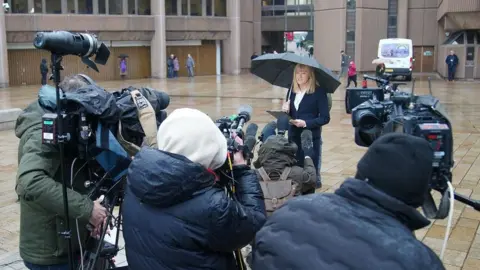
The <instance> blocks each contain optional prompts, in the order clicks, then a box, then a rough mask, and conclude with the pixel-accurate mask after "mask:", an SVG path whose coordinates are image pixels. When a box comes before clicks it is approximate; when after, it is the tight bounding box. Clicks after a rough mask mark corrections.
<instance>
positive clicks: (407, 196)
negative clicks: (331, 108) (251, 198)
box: [252, 133, 445, 270]
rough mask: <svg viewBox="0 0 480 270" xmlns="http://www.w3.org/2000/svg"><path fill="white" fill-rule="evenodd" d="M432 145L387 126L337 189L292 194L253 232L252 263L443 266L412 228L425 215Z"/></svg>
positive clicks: (326, 269) (334, 268) (440, 269)
mask: <svg viewBox="0 0 480 270" xmlns="http://www.w3.org/2000/svg"><path fill="white" fill-rule="evenodd" d="M432 161H433V150H432V148H431V147H430V145H429V143H428V142H427V140H425V139H423V138H418V137H414V136H411V135H406V134H400V133H392V134H386V135H383V136H382V137H380V138H378V139H377V140H376V141H375V142H374V143H373V144H372V145H371V146H370V148H369V149H368V151H367V153H366V154H365V155H364V156H363V157H362V159H361V160H360V161H359V162H358V165H357V174H356V176H355V179H348V180H346V181H345V182H344V183H343V184H342V185H341V186H340V188H338V189H337V190H336V191H335V193H334V194H315V195H313V194H312V195H307V196H301V197H296V198H294V199H292V200H290V201H288V202H287V203H286V204H284V205H283V206H282V207H281V208H280V209H278V210H277V211H275V212H274V213H273V215H272V216H271V217H269V219H268V221H267V223H266V224H265V226H264V227H263V228H262V229H261V230H260V231H259V232H258V233H257V235H256V237H255V240H256V241H255V250H254V254H253V265H252V269H253V270H274V269H275V270H277V269H289V270H306V269H315V270H346V269H349V270H444V269H445V268H444V266H443V264H442V262H441V261H440V259H439V258H438V256H437V255H436V254H435V253H434V252H433V251H432V250H431V249H430V248H429V247H427V246H426V245H424V244H423V243H422V242H420V241H418V240H417V239H416V238H415V234H414V233H413V231H415V230H418V229H420V228H423V227H426V226H427V225H429V224H430V222H429V220H428V219H426V218H425V217H424V216H422V215H421V214H420V212H418V211H417V210H416V208H417V207H420V206H421V205H422V204H423V202H424V201H425V195H426V194H427V192H428V190H429V188H428V185H429V182H430V177H431V173H432Z"/></svg>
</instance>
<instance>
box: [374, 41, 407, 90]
mask: <svg viewBox="0 0 480 270" xmlns="http://www.w3.org/2000/svg"><path fill="white" fill-rule="evenodd" d="M378 58H380V59H384V60H385V73H388V74H391V75H392V77H397V76H403V77H405V80H407V81H411V80H412V69H413V62H414V59H413V45H412V40H411V39H405V38H387V39H381V40H380V41H379V43H378Z"/></svg>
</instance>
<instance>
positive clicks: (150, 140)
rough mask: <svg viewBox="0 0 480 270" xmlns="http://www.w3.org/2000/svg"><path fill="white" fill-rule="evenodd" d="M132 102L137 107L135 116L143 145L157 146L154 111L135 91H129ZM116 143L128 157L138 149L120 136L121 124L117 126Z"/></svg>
mask: <svg viewBox="0 0 480 270" xmlns="http://www.w3.org/2000/svg"><path fill="white" fill-rule="evenodd" d="M130 95H131V96H132V100H133V102H134V103H135V106H136V107H137V116H138V120H139V122H140V125H141V126H142V129H143V132H144V134H145V140H144V141H145V144H146V145H148V146H149V147H156V146H157V118H156V116H155V110H154V109H153V107H152V105H151V104H150V102H149V101H148V100H147V99H146V98H145V97H144V96H143V95H142V93H140V91H138V90H137V89H135V90H133V91H130ZM118 141H119V142H120V143H121V144H122V146H123V147H124V148H125V150H126V151H127V152H128V153H129V154H130V155H132V156H133V155H135V154H136V153H137V152H138V151H139V150H140V147H139V146H137V145H135V144H133V143H131V142H128V141H127V140H125V139H124V138H123V136H122V124H121V123H120V124H119V125H118Z"/></svg>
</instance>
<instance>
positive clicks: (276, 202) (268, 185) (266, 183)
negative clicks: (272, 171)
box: [258, 167, 297, 214]
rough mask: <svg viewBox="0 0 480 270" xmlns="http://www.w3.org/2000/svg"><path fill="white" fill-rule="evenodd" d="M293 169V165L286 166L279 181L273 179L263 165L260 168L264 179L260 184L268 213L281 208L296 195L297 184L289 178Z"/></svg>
mask: <svg viewBox="0 0 480 270" xmlns="http://www.w3.org/2000/svg"><path fill="white" fill-rule="evenodd" d="M291 171H292V167H286V168H285V169H284V170H283V172H282V175H280V178H279V179H278V180H277V181H273V180H272V179H271V178H270V176H269V175H268V173H267V171H265V169H264V168H263V167H260V168H259V169H258V173H259V174H260V176H261V177H262V179H263V181H261V182H260V186H261V187H262V191H263V197H264V200H265V209H266V210H267V214H271V213H272V212H274V211H275V210H277V209H278V208H280V206H282V205H283V204H284V203H286V202H287V201H288V199H290V198H292V197H293V196H294V195H295V190H296V188H297V185H296V184H294V183H293V181H292V179H289V178H288V175H289V174H290V172H291Z"/></svg>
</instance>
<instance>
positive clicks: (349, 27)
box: [345, 0, 357, 60]
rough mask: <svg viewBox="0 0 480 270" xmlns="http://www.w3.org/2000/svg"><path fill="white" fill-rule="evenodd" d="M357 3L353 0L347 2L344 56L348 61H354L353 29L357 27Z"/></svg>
mask: <svg viewBox="0 0 480 270" xmlns="http://www.w3.org/2000/svg"><path fill="white" fill-rule="evenodd" d="M356 8H357V3H356V1H355V0H348V1H347V10H346V12H347V14H346V20H347V21H346V29H345V30H346V36H345V54H346V55H348V56H350V59H352V60H354V59H355V29H356V27H357V12H356Z"/></svg>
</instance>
